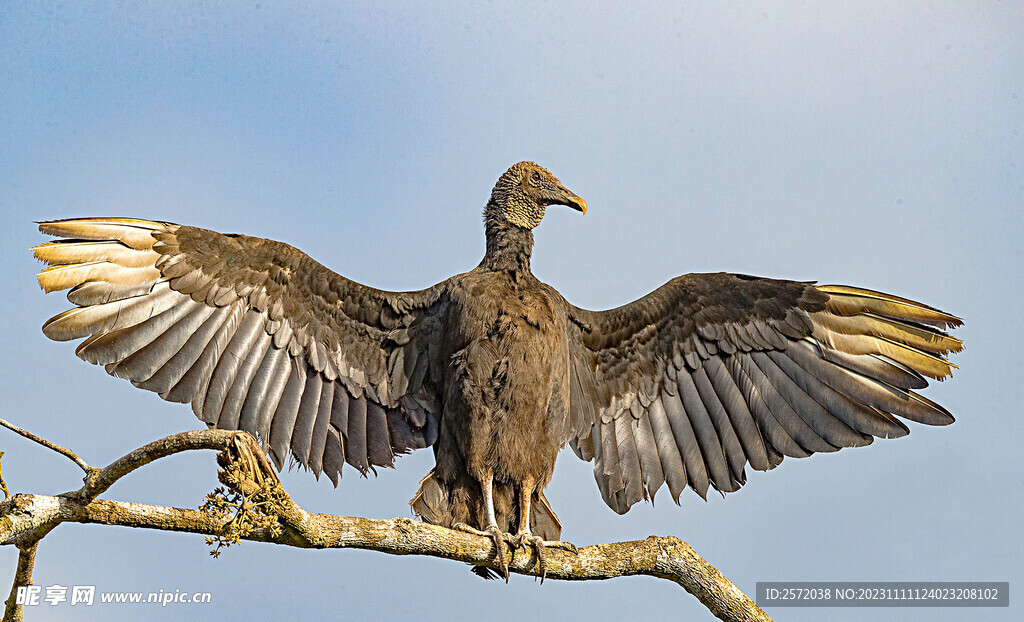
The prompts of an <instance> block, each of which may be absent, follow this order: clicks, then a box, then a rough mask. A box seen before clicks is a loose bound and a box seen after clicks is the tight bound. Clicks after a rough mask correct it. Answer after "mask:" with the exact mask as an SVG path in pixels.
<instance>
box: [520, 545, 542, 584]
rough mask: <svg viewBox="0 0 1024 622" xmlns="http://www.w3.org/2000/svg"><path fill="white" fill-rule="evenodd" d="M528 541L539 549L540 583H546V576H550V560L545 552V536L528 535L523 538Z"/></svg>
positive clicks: (535, 548)
mask: <svg viewBox="0 0 1024 622" xmlns="http://www.w3.org/2000/svg"><path fill="white" fill-rule="evenodd" d="M523 539H524V540H525V541H526V542H528V543H530V544H532V545H533V548H534V550H536V551H537V568H538V570H540V584H541V585H544V578H545V577H546V576H548V560H547V555H546V554H545V553H544V548H545V546H546V544H547V543H546V542H544V538H541V537H540V536H533V535H526V534H524V538H523Z"/></svg>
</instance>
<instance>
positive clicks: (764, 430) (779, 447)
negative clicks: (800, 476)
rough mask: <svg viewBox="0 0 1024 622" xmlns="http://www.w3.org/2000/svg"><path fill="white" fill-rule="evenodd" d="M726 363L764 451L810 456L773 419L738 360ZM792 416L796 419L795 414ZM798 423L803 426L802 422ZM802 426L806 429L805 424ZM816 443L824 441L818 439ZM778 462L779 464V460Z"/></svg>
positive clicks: (733, 358) (731, 359)
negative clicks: (763, 443)
mask: <svg viewBox="0 0 1024 622" xmlns="http://www.w3.org/2000/svg"><path fill="white" fill-rule="evenodd" d="M726 362H727V363H728V367H729V372H730V374H731V375H732V377H733V380H735V382H736V386H737V387H739V390H740V393H742V394H743V396H744V399H745V400H746V402H747V406H748V408H750V413H751V414H752V415H753V416H754V420H755V421H756V422H757V426H758V429H759V430H760V432H761V434H762V437H763V438H764V440H765V441H766V446H765V450H766V451H769V450H775V451H777V452H781V454H782V455H786V456H790V457H793V458H806V457H807V456H809V455H811V452H809V451H807V450H806V449H804V448H803V447H801V446H800V444H799V443H797V442H796V441H795V440H793V437H792V436H790V435H789V432H787V431H786V428H785V427H784V426H783V425H782V424H781V423H780V422H779V420H778V419H776V418H775V415H774V414H773V413H772V411H771V409H770V408H769V407H768V404H767V403H766V402H765V400H764V398H763V397H762V396H761V393H760V392H759V391H758V389H757V386H755V384H754V382H753V381H752V380H751V379H750V377H749V376H747V373H746V372H745V371H744V370H743V366H742V364H741V363H740V358H739V357H736V356H731V357H729V358H728V359H726ZM751 365H753V363H751ZM780 399H781V398H780ZM793 416H794V417H796V415H795V414H794V415H793ZM800 423H801V424H803V422H802V421H801V422H800ZM803 425H804V426H805V427H806V424H803ZM808 430H809V428H808ZM810 434H813V432H810ZM818 442H824V441H822V440H821V439H820V438H819V439H818ZM834 449H835V448H833V450H834ZM769 462H771V461H769ZM779 462H781V459H780V460H779ZM776 464H778V463H776Z"/></svg>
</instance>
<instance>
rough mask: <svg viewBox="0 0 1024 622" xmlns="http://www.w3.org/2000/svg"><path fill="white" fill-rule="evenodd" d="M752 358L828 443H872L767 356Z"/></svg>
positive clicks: (850, 444)
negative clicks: (810, 394) (826, 408)
mask: <svg viewBox="0 0 1024 622" xmlns="http://www.w3.org/2000/svg"><path fill="white" fill-rule="evenodd" d="M750 357H751V358H752V359H754V363H756V364H757V366H758V367H759V368H761V371H762V372H764V373H765V375H766V376H768V378H769V379H770V380H771V381H772V384H773V385H774V386H775V388H776V389H778V390H779V393H780V394H782V396H783V397H784V398H785V400H786V401H787V402H789V405H790V406H792V407H793V410H794V411H796V413H797V414H798V415H799V416H800V417H801V418H802V419H803V420H804V422H806V423H807V425H809V426H811V429H813V430H814V433H815V434H817V435H818V436H820V437H822V438H823V439H825V441H826V442H828V443H829V444H831V445H835V446H836V447H860V446H863V445H867V444H869V443H871V437H870V436H866V435H863V434H861V433H859V432H857V431H856V430H854V429H853V428H851V427H850V426H848V425H846V424H845V423H843V422H842V421H841V420H840V419H838V418H837V417H836V416H835V415H833V414H832V413H830V412H828V411H827V410H825V408H824V407H823V406H822V405H821V404H819V403H818V402H816V401H814V398H812V397H811V396H809V395H807V393H805V392H804V391H803V389H801V388H800V387H799V386H797V384H796V383H795V382H793V381H792V380H790V378H789V376H787V375H786V373H785V372H783V371H782V369H780V368H779V366H778V365H776V364H775V362H774V361H772V359H771V358H769V357H768V355H767V354H765V353H764V352H751V353H750Z"/></svg>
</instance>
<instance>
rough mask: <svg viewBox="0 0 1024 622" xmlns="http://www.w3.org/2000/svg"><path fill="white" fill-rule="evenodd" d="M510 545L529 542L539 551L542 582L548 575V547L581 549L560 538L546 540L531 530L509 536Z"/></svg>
mask: <svg viewBox="0 0 1024 622" xmlns="http://www.w3.org/2000/svg"><path fill="white" fill-rule="evenodd" d="M508 543H509V546H511V547H516V548H518V547H520V546H522V545H523V544H529V545H530V546H532V547H533V549H534V550H535V551H537V568H538V570H539V571H540V582H541V583H542V584H543V583H544V578H545V577H547V575H548V559H547V553H546V552H545V551H546V550H547V549H549V548H551V549H561V550H563V551H569V552H571V553H573V554H577V553H579V549H577V548H576V546H575V545H574V544H572V543H569V542H562V541H560V540H545V539H544V538H541V537H540V536H535V535H533V534H532V533H530V532H520V533H517V534H516V535H514V536H511V537H510V538H509V541H508Z"/></svg>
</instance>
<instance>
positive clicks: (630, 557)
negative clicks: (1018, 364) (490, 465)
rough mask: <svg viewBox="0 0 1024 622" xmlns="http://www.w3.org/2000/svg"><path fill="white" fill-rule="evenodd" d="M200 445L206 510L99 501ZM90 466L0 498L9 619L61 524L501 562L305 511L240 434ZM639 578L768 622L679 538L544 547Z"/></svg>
mask: <svg viewBox="0 0 1024 622" xmlns="http://www.w3.org/2000/svg"><path fill="white" fill-rule="evenodd" d="M9 427H10V426H9ZM34 440H35V439H34ZM61 449H63V448H61ZM194 449H214V450H218V451H220V452H221V454H220V456H219V463H220V466H221V470H220V479H221V481H222V482H223V483H224V484H225V485H226V486H227V488H226V489H218V490H217V491H215V492H214V493H213V494H211V495H208V496H207V503H206V504H204V509H199V510H191V509H183V508H173V507H163V506H156V505H145V504H139V503H128V502H123V501H108V500H104V499H98V498H97V497H98V496H99V495H100V494H102V493H103V492H105V491H106V490H107V489H108V488H109V487H110V486H111V485H112V484H113V483H114V482H116V481H117V480H118V479H120V478H121V477H124V476H125V475H127V474H128V473H131V472H132V471H134V470H135V469H137V468H139V467H141V466H144V465H145V464H148V463H150V462H152V461H154V460H157V459H159V458H163V457H166V456H169V455H173V454H175V453H179V452H182V451H189V450H194ZM65 451H67V450H65ZM61 453H64V452H61ZM64 455H68V454H67V453H64ZM76 457H77V456H76ZM82 464H85V463H84V462H83V463H82ZM84 470H85V471H86V474H87V475H86V482H85V485H84V486H83V487H82V488H80V489H78V490H76V491H72V492H68V493H64V494H63V495H59V496H56V497H53V496H46V495H34V494H16V495H14V496H12V497H11V498H9V499H7V500H5V501H3V502H0V544H5V545H15V546H18V547H19V548H20V549H21V550H22V558H23V559H22V560H20V561H19V576H18V577H16V580H15V585H14V587H13V588H12V592H11V594H12V598H11V599H9V600H8V603H7V616H5V619H8V618H10V619H16V618H13V617H10V616H12V615H15V614H17V615H20V611H17V612H16V611H15V609H20V608H18V607H17V606H16V605H14V599H13V595H14V594H15V593H16V591H17V587H18V585H19V581H23V580H25V576H27V577H28V579H27V580H29V581H31V561H32V559H34V555H35V545H36V543H38V541H39V540H40V539H41V538H42V537H44V536H45V535H46V534H47V533H49V531H50V530H52V529H53V528H54V527H55V526H56V525H58V524H60V523H63V522H75V523H94V524H103V525H117V526H123V527H140V528H144V529H157V530H162V531H180V532H188V533H196V534H202V535H206V536H207V537H208V538H207V540H208V541H209V542H211V543H214V542H216V543H217V545H218V546H217V551H214V553H215V554H216V553H217V552H218V551H219V549H220V547H221V546H224V545H225V544H227V545H230V544H233V543H235V542H238V541H241V540H251V541H259V542H271V543H275V544H283V545H287V546H294V547H300V548H360V549H369V550H374V551H380V552H382V553H389V554H392V555H428V556H431V557H440V558H444V559H451V560H455V561H460V562H466V563H470V564H475V565H482V566H490V567H493V566H494V564H495V552H494V544H493V542H492V541H491V539H489V538H485V537H481V536H477V535H473V534H469V533H464V532H461V531H455V530H451V529H447V528H444V527H438V526H435V525H429V524H427V523H423V522H419V521H414V520H411V519H408V518H392V519H385V520H375V519H367V518H357V517H348V516H337V515H332V514H314V513H310V512H307V511H306V510H304V509H303V508H301V507H300V506H299V505H298V504H296V503H295V502H293V501H292V500H291V498H290V497H289V496H288V494H287V493H286V492H285V491H284V489H283V488H282V487H281V484H280V481H279V480H278V478H277V474H276V473H275V471H274V469H273V467H272V466H271V465H270V463H269V461H268V460H267V459H266V456H265V455H264V454H263V452H262V450H260V448H259V446H258V444H257V442H256V440H255V439H254V438H253V437H252V436H250V435H249V434H246V433H244V432H228V431H223V430H199V431H193V432H185V433H182V434H175V435H172V436H168V437H166V438H163V439H160V440H158V441H154V442H152V443H149V444H148V445H146V446H144V447H140V448H139V449H137V450H135V451H133V452H131V453H129V454H127V455H125V456H124V457H122V458H120V459H118V460H116V461H115V462H113V463H111V464H110V465H109V466H107V467H105V468H103V469H94V468H92V467H88V465H86V467H84ZM27 551H30V552H27ZM511 553H512V556H511V561H510V563H509V570H510V571H512V572H515V573H519V574H524V575H530V576H539V567H538V563H537V561H538V560H537V558H536V554H535V552H534V551H533V549H532V547H520V548H516V549H514V550H512V551H511ZM22 561H24V562H25V563H26V564H28V568H29V569H28V574H27V575H25V576H23V574H22V573H21V566H22ZM633 575H647V576H652V577H658V578H662V579H668V580H670V581H673V582H675V583H677V584H679V585H680V586H682V587H683V588H684V589H686V590H687V591H688V592H690V593H691V594H693V595H694V596H696V597H697V598H698V599H699V600H700V601H701V602H702V603H704V605H705V606H706V607H707V608H708V609H709V610H710V611H711V612H712V613H713V614H714V615H715V616H717V617H718V618H720V619H722V620H737V621H738V620H745V621H746V620H761V621H764V620H770V618H769V617H768V616H767V615H766V614H765V613H764V612H763V611H762V610H761V609H760V608H758V607H757V605H755V604H754V603H753V601H751V600H750V599H749V598H748V597H747V596H746V595H745V594H744V593H743V592H742V591H740V590H739V589H738V588H737V587H736V586H735V585H733V584H732V582H730V581H729V580H728V579H727V578H726V577H725V576H723V575H722V573H721V572H719V571H718V569H716V568H715V567H714V566H712V565H711V564H709V563H708V562H707V561H705V560H704V559H703V558H702V557H700V556H699V555H698V554H697V553H696V552H695V551H694V550H693V549H692V548H691V547H690V546H689V545H688V544H686V543H685V542H683V541H681V540H680V539H678V538H675V537H656V536H651V537H649V538H647V539H646V540H637V541H632V542H617V543H612V544H596V545H592V546H586V547H583V548H580V549H579V551H578V552H577V553H572V552H568V551H563V550H559V549H548V551H547V575H546V576H547V578H549V579H562V580H568V581H583V580H595V579H611V578H613V577H623V576H633Z"/></svg>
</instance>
